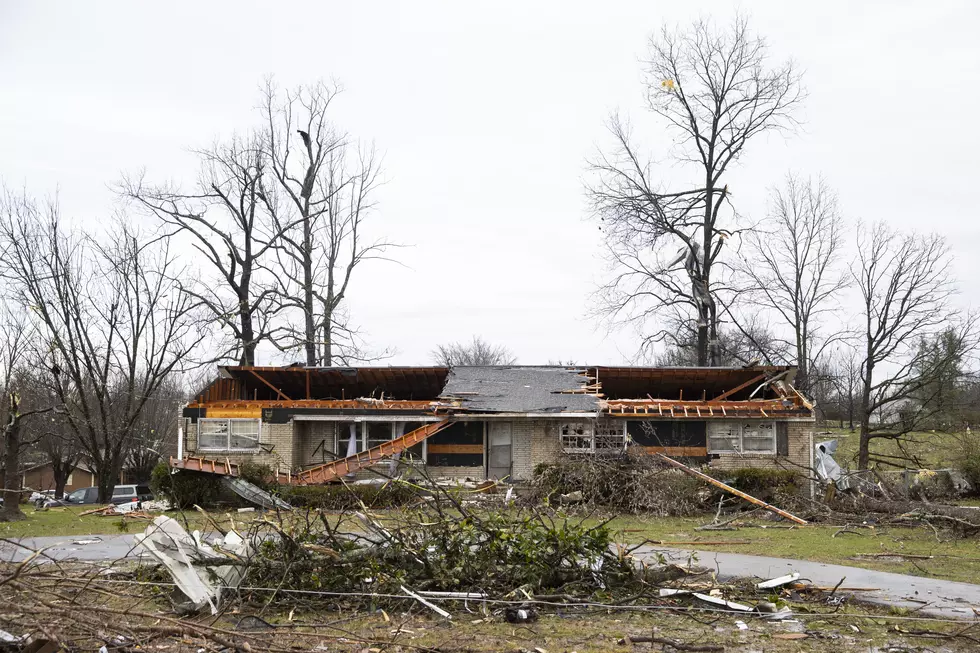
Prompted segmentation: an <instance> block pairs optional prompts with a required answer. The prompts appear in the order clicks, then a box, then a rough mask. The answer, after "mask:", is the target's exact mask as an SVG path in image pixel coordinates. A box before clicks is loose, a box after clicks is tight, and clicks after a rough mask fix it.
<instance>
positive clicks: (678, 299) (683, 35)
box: [588, 18, 804, 365]
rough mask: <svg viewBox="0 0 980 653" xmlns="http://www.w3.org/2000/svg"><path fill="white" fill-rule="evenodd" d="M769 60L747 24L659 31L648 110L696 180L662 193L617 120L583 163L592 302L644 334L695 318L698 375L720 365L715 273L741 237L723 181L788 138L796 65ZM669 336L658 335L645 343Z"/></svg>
mask: <svg viewBox="0 0 980 653" xmlns="http://www.w3.org/2000/svg"><path fill="white" fill-rule="evenodd" d="M768 59H769V53H768V46H767V45H766V42H765V40H764V39H762V38H760V37H758V36H755V35H754V34H752V33H751V32H750V31H749V28H748V25H747V22H746V20H745V19H744V18H737V19H736V20H735V21H734V22H733V23H732V24H731V25H730V26H729V27H727V28H724V29H717V28H716V27H715V26H714V25H713V24H712V23H710V22H709V21H704V20H702V21H698V22H696V23H694V25H693V26H692V27H691V28H690V29H688V30H687V31H683V32H675V31H671V30H669V29H667V28H664V29H663V30H662V31H661V33H660V34H659V35H658V36H655V37H653V38H652V39H651V41H650V59H649V61H648V62H647V69H646V82H645V85H646V99H647V108H648V109H649V110H650V111H651V112H653V113H654V114H655V115H657V116H658V117H659V118H660V119H661V120H663V121H664V122H665V123H666V125H667V128H668V130H669V132H670V133H672V134H673V135H674V136H675V138H676V144H677V147H678V151H677V152H676V154H675V157H674V158H675V163H678V164H680V165H681V166H683V167H684V168H685V169H687V168H691V170H692V174H693V175H694V178H695V180H696V181H693V182H692V183H691V184H690V185H688V186H687V187H686V188H679V189H676V190H670V189H667V188H666V183H665V181H664V179H665V178H666V177H667V174H668V172H667V171H666V170H657V169H655V168H654V166H653V165H652V164H651V163H649V162H647V161H646V160H645V158H644V157H643V155H642V154H641V152H640V151H639V150H638V149H637V147H636V146H635V145H634V144H633V142H632V137H631V134H630V129H629V127H628V126H627V125H626V124H625V123H624V122H623V121H621V120H620V119H619V118H618V117H613V119H612V120H611V122H610V129H611V132H612V135H613V137H614V139H615V142H616V147H615V149H614V150H613V151H612V152H610V153H606V154H600V156H599V157H598V158H597V160H595V161H593V162H592V163H591V168H592V171H593V173H594V174H595V177H596V178H597V181H596V182H594V183H593V184H591V186H590V187H589V188H588V193H589V195H590V197H591V202H592V206H593V209H594V212H595V214H596V215H597V216H598V217H599V219H600V221H601V226H600V228H601V229H602V230H603V232H604V234H605V237H606V245H607V249H608V256H609V260H610V263H611V265H612V267H613V269H614V271H615V273H614V276H613V278H612V279H611V280H610V281H609V282H608V283H607V284H606V285H605V286H603V287H602V288H600V289H599V291H598V297H599V300H600V311H601V312H602V313H603V314H604V315H606V316H607V317H609V318H612V319H613V320H616V321H627V322H634V323H639V324H641V325H645V324H646V323H647V322H649V321H651V320H653V321H654V322H655V321H656V319H657V318H659V317H660V316H661V314H662V313H663V311H664V310H665V309H666V310H669V309H672V308H674V309H681V310H684V311H685V312H686V313H687V315H691V314H692V313H693V315H694V316H696V317H695V319H694V320H691V321H692V322H694V323H695V324H696V327H695V328H696V332H697V354H698V356H697V362H698V365H709V364H710V365H716V364H718V358H719V355H718V337H719V336H718V326H719V316H718V310H717V303H716V296H717V295H718V294H719V293H722V292H724V284H723V283H722V282H721V281H720V280H718V279H716V276H718V275H717V274H716V271H717V266H718V265H720V260H719V256H720V255H721V252H722V249H723V245H724V243H725V240H726V239H728V238H730V237H731V236H732V235H733V234H735V233H736V232H737V231H738V230H737V229H735V228H734V217H733V216H732V215H731V214H729V213H725V212H723V208H725V207H726V206H730V204H729V201H730V192H729V189H728V184H727V183H726V181H725V174H726V173H727V172H728V171H729V169H730V167H731V166H732V164H734V163H735V162H736V161H737V160H738V158H739V157H740V156H741V155H742V154H743V153H744V150H745V147H746V145H747V144H748V143H749V141H751V140H753V139H754V138H755V137H756V136H758V135H760V134H763V133H765V132H768V131H773V130H782V129H787V128H790V127H793V126H794V125H795V121H794V118H793V112H794V110H795V109H796V107H797V105H798V104H800V102H801V101H802V99H803V96H804V93H803V90H802V87H801V85H800V75H799V73H798V72H797V70H796V69H795V68H794V66H793V64H792V63H791V62H785V63H782V64H780V65H778V66H776V67H774V68H770V67H768V65H767V64H768ZM688 164H690V165H688ZM675 248H679V252H678V253H677V254H670V253H669V252H671V251H673V250H674V249H675ZM688 319H690V318H688ZM667 334H668V331H667V330H666V329H665V328H664V327H663V326H662V325H661V326H660V327H659V328H657V329H656V330H655V331H654V332H653V333H651V334H649V335H647V336H646V337H645V340H647V341H652V342H661V341H663V340H664V339H665V337H666V335H667Z"/></svg>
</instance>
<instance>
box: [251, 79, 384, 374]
mask: <svg viewBox="0 0 980 653" xmlns="http://www.w3.org/2000/svg"><path fill="white" fill-rule="evenodd" d="M338 93H339V89H338V87H336V86H328V85H326V84H323V83H320V84H316V85H312V86H308V87H304V88H300V89H298V90H296V91H292V92H289V91H287V92H280V91H279V90H278V89H277V88H276V87H275V86H274V85H273V83H272V82H271V81H268V82H267V83H266V87H265V92H264V97H263V103H262V114H263V115H262V118H263V121H264V123H265V125H264V127H263V130H264V133H263V137H262V143H263V145H264V148H265V149H264V151H265V159H266V160H267V161H268V162H269V168H270V172H271V175H270V178H271V180H272V181H270V182H269V183H268V184H267V185H266V186H265V189H264V190H265V192H264V194H263V195H262V200H263V202H264V203H265V205H266V209H267V210H268V212H269V213H270V214H271V215H272V216H274V218H275V220H276V225H277V228H278V230H280V231H281V232H282V238H281V240H280V241H279V243H278V245H277V247H276V253H277V256H278V263H279V267H278V270H279V274H277V275H276V277H277V279H278V280H279V283H278V284H277V292H276V295H275V296H276V298H277V300H278V302H279V305H280V306H282V307H283V308H285V309H286V314H287V315H288V314H289V313H292V312H294V311H295V312H297V313H298V314H299V315H300V316H301V317H302V319H301V320H297V321H295V323H297V324H298V325H299V326H297V327H293V326H292V324H293V323H294V321H293V320H290V319H288V318H287V319H286V320H285V321H284V326H283V328H282V330H281V333H280V334H279V335H278V337H277V338H276V344H277V346H278V347H280V348H281V349H283V350H287V351H288V350H295V349H300V350H302V351H303V352H304V354H305V358H306V364H307V365H310V366H314V365H323V366H330V365H332V364H333V362H334V361H335V360H336V361H341V362H342V363H344V364H349V363H350V362H353V361H363V360H368V359H371V358H372V356H371V355H369V354H367V353H366V352H365V351H364V350H363V348H362V346H361V343H360V340H359V337H358V332H357V329H356V328H354V327H353V326H351V324H350V322H349V315H348V312H347V311H346V310H343V308H342V306H343V302H344V300H345V298H346V297H347V291H348V288H349V286H350V281H351V278H352V276H353V274H354V271H355V270H356V269H357V268H358V266H360V265H361V264H362V263H364V262H366V261H368V260H371V259H381V258H384V252H385V251H386V250H387V249H388V248H390V247H392V246H393V245H392V243H390V242H387V241H385V240H371V239H369V238H368V237H367V236H366V235H365V233H364V223H365V222H366V220H367V219H368V217H369V216H370V215H371V213H372V212H373V211H374V209H375V207H376V203H375V199H374V197H375V191H376V189H377V187H378V185H379V183H380V172H381V162H380V160H379V157H378V156H377V154H376V153H375V151H374V149H373V147H368V148H361V147H359V146H357V145H356V144H354V143H352V142H351V139H350V137H349V136H348V135H347V134H346V133H344V132H341V131H340V130H338V129H337V127H336V126H334V124H333V123H332V121H331V120H330V116H329V112H330V106H331V104H332V102H333V101H334V99H335V98H336V96H337V94H338Z"/></svg>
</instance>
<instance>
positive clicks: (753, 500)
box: [656, 453, 809, 526]
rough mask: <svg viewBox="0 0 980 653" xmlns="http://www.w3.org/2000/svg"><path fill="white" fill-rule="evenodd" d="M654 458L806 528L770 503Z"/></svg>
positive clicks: (671, 461)
mask: <svg viewBox="0 0 980 653" xmlns="http://www.w3.org/2000/svg"><path fill="white" fill-rule="evenodd" d="M656 456H657V457H658V458H660V459H661V460H663V461H664V462H666V463H667V464H668V465H670V466H671V467H675V468H677V469H679V470H681V471H682V472H684V473H685V474H687V475H688V476H693V477H694V478H698V479H701V480H702V481H705V482H706V483H710V484H711V485H714V486H715V487H717V488H720V489H722V490H724V491H725V492H728V493H730V494H734V495H735V496H737V497H739V498H741V499H745V500H746V501H748V502H749V503H752V504H755V505H757V506H759V507H760V508H763V509H765V510H768V511H769V512H773V513H775V514H777V515H779V516H780V517H783V518H784V519H788V520H790V521H793V522H796V523H797V524H802V525H804V526H806V525H807V523H809V522H807V521H806V520H805V519H801V518H799V517H797V516H796V515H791V514H790V513H788V512H786V511H785V510H782V509H780V508H777V507H776V506H774V505H772V504H770V503H766V502H765V501H763V500H762V499H756V498H755V497H754V496H752V495H751V494H746V493H745V492H742V491H741V490H737V489H735V488H733V487H732V486H731V485H726V484H725V483H722V482H721V481H719V480H718V479H716V478H712V477H710V476H708V475H707V474H705V473H703V472H699V471H698V470H696V469H691V468H690V467H688V466H687V465H685V464H683V463H679V462H677V461H676V460H674V459H673V458H670V457H668V456H665V455H664V454H662V453H658V454H656Z"/></svg>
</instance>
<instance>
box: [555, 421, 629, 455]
mask: <svg viewBox="0 0 980 653" xmlns="http://www.w3.org/2000/svg"><path fill="white" fill-rule="evenodd" d="M558 433H559V438H560V440H561V448H562V450H563V451H565V453H595V452H596V451H600V452H610V451H622V450H623V448H625V447H626V422H625V421H598V422H589V421H581V422H564V423H562V424H561V426H560V427H559V429H558Z"/></svg>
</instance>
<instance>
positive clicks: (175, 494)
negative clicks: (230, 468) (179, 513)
mask: <svg viewBox="0 0 980 653" xmlns="http://www.w3.org/2000/svg"><path fill="white" fill-rule="evenodd" d="M150 489H151V490H153V493H154V494H155V495H157V496H162V497H165V498H166V499H167V500H168V501H170V503H171V505H173V506H174V507H175V508H180V509H184V508H190V507H192V506H194V505H198V506H201V507H208V506H210V505H212V504H214V502H215V501H217V500H218V496H219V494H220V493H221V482H220V481H219V480H218V477H217V476H214V475H213V474H198V473H195V472H189V471H186V470H183V471H178V472H177V473H171V471H170V466H169V465H167V463H165V462H161V463H159V464H158V465H157V466H156V467H154V468H153V474H152V475H151V476H150Z"/></svg>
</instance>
